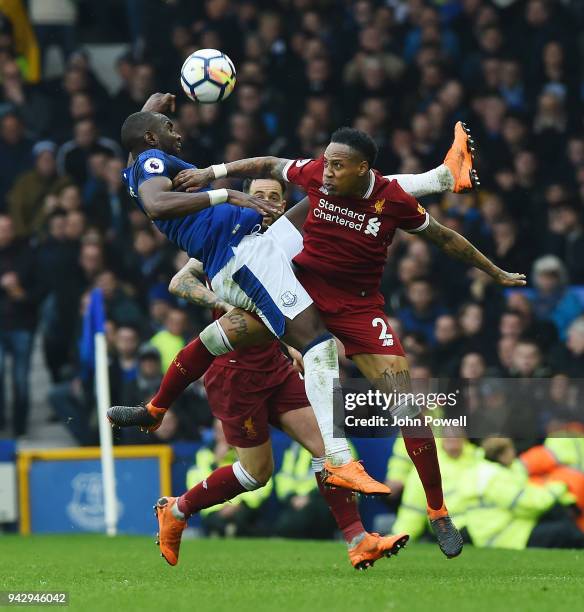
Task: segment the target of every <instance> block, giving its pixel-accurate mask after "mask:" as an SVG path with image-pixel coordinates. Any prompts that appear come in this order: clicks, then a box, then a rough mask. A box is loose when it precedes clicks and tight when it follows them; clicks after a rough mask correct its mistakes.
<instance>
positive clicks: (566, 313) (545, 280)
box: [532, 255, 584, 340]
mask: <svg viewBox="0 0 584 612" xmlns="http://www.w3.org/2000/svg"><path fill="white" fill-rule="evenodd" d="M532 277H533V284H534V285H535V295H534V296H533V298H532V302H533V308H534V312H535V316H536V317H537V318H538V319H542V320H548V321H553V323H554V324H555V325H556V327H557V329H558V333H559V335H560V338H561V339H562V340H565V339H566V332H567V329H568V326H569V325H570V323H571V322H572V321H573V320H574V319H576V317H578V316H579V315H580V314H582V312H583V311H584V305H583V304H582V302H581V301H580V298H579V297H578V296H577V295H576V294H575V293H574V292H573V291H571V290H570V289H569V288H568V286H567V285H568V276H567V274H566V268H565V267H564V264H563V263H562V262H561V260H560V259H559V258H557V257H556V256H554V255H545V256H543V257H540V258H539V259H537V260H536V261H535V263H534V264H533V272H532Z"/></svg>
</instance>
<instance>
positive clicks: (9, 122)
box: [0, 113, 33, 213]
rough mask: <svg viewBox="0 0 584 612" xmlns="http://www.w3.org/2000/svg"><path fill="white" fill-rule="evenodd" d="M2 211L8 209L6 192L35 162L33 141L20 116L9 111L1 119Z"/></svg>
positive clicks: (0, 194) (0, 175) (0, 198)
mask: <svg viewBox="0 0 584 612" xmlns="http://www.w3.org/2000/svg"><path fill="white" fill-rule="evenodd" d="M0 159H1V160H2V172H1V173H0V213H1V212H3V211H5V210H6V194H7V193H8V192H9V191H10V189H11V188H12V185H13V184H14V179H15V178H16V177H17V176H19V175H20V174H22V173H23V172H26V171H27V170H30V168H31V167H32V164H33V159H32V142H31V141H30V140H28V138H26V136H25V134H24V125H23V123H22V120H21V119H20V117H19V116H18V115H16V114H14V113H7V114H5V115H4V116H3V117H2V118H1V119H0Z"/></svg>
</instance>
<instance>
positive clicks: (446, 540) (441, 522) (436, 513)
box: [427, 504, 464, 559]
mask: <svg viewBox="0 0 584 612" xmlns="http://www.w3.org/2000/svg"><path fill="white" fill-rule="evenodd" d="M427 510H428V519H429V520H430V525H431V526H432V531H433V532H434V535H435V536H436V539H437V540H438V546H440V550H441V551H442V552H443V553H444V554H445V555H446V556H447V557H448V558H449V559H452V558H453V557H458V555H460V553H461V552H462V547H463V544H464V541H463V539H462V535H460V531H458V529H457V528H456V527H455V525H454V523H453V522H452V519H451V518H450V516H449V514H448V510H447V508H446V506H445V505H444V504H442V508H440V509H439V510H432V508H430V507H428V509H427Z"/></svg>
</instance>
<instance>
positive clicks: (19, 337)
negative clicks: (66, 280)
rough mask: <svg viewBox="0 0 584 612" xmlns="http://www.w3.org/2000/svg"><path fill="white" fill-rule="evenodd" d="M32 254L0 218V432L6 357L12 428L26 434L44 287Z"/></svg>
mask: <svg viewBox="0 0 584 612" xmlns="http://www.w3.org/2000/svg"><path fill="white" fill-rule="evenodd" d="M38 272H39V270H38V262H37V260H36V257H35V252H34V251H33V250H32V249H31V248H30V247H29V246H28V245H27V244H26V243H23V242H20V241H18V240H17V239H16V236H15V234H14V228H13V225H12V221H11V219H10V217H7V216H6V215H0V429H3V428H4V427H5V426H6V413H5V410H6V409H5V405H6V389H5V387H4V381H5V379H6V370H5V368H6V362H7V359H6V358H7V357H10V358H11V359H12V388H13V390H14V397H13V410H12V428H13V431H14V434H15V435H16V436H22V435H24V434H26V431H27V421H28V410H29V399H30V382H29V374H30V356H31V353H32V341H33V334H34V330H35V327H36V324H37V319H38V305H39V302H40V299H41V297H42V294H43V291H44V287H43V283H42V280H41V278H40V277H39V273H38Z"/></svg>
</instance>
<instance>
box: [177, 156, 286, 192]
mask: <svg viewBox="0 0 584 612" xmlns="http://www.w3.org/2000/svg"><path fill="white" fill-rule="evenodd" d="M289 161H290V160H289V159H283V158H281V157H250V158H249V159H239V160H237V161H233V162H229V163H228V164H225V169H226V170H227V176H230V177H240V178H274V179H278V180H282V179H283V178H284V174H283V172H284V167H285V166H286V164H287V163H288V162H289ZM223 176H225V175H223ZM216 178H221V177H217V176H216V175H215V172H214V170H213V166H210V167H209V168H202V169H201V170H183V171H182V172H179V173H178V174H177V175H176V176H175V177H174V181H173V185H174V188H175V189H178V190H179V191H186V190H197V189H201V188H202V187H205V186H207V185H208V184H209V183H211V182H212V181H214V180H215V179H216Z"/></svg>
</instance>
